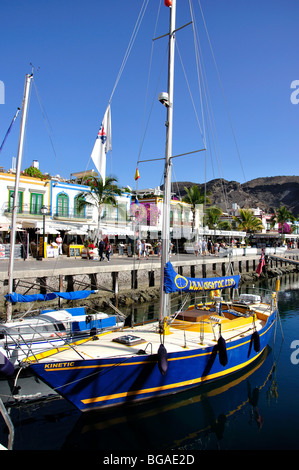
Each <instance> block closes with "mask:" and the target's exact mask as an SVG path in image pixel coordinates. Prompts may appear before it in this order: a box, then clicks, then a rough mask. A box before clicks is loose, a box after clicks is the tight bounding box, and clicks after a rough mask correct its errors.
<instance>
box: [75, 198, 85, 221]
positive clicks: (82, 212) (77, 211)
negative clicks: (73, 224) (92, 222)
mask: <svg viewBox="0 0 299 470" xmlns="http://www.w3.org/2000/svg"><path fill="white" fill-rule="evenodd" d="M79 199H82V198H80V196H77V197H76V198H75V214H74V215H75V217H78V218H79V217H81V218H84V217H85V207H84V206H83V207H81V209H80V208H79Z"/></svg>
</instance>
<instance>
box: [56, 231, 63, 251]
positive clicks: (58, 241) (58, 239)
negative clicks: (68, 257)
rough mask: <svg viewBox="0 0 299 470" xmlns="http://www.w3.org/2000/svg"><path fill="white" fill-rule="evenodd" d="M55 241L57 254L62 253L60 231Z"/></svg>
mask: <svg viewBox="0 0 299 470" xmlns="http://www.w3.org/2000/svg"><path fill="white" fill-rule="evenodd" d="M56 243H57V246H58V254H59V255H62V238H61V236H60V233H59V234H58V236H57V238H56Z"/></svg>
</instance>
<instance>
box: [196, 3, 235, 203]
mask: <svg viewBox="0 0 299 470" xmlns="http://www.w3.org/2000/svg"><path fill="white" fill-rule="evenodd" d="M189 1H190V0H189ZM190 10H191V11H192V12H191V15H192V18H193V17H194V11H193V9H192V6H191V3H190ZM193 24H194V28H193V31H194V42H195V48H196V51H197V54H198V56H197V59H198V62H199V64H202V66H201V67H200V71H201V76H202V85H203V93H204V96H205V101H206V110H207V113H208V121H209V123H210V130H211V137H212V141H213V147H214V151H215V157H216V162H217V166H218V171H219V175H220V177H221V175H222V178H224V176H223V174H224V172H223V168H222V165H221V159H220V158H219V151H218V150H217V149H218V148H219V145H218V139H217V132H216V125H215V118H214V114H213V107H212V103H211V97H210V96H211V94H210V92H209V87H208V81H207V77H206V73H205V68H204V61H203V55H202V52H201V48H200V41H199V35H198V30H197V29H195V28H197V26H196V25H197V23H196V21H193ZM196 37H197V41H196ZM197 45H198V46H199V47H198V48H197V47H196V46H197ZM200 58H201V60H200ZM212 123H213V125H212ZM213 129H214V130H213ZM210 148H211V147H210ZM211 163H212V168H213V160H212V155H211ZM213 173H214V170H213ZM205 184H206V183H205ZM221 188H222V192H223V196H224V200H225V204H226V209H227V202H228V201H227V194H226V191H225V187H224V184H223V181H222V180H221Z"/></svg>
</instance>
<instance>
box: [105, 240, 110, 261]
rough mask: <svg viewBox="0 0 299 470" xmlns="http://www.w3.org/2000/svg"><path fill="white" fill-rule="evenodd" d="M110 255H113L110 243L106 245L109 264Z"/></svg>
mask: <svg viewBox="0 0 299 470" xmlns="http://www.w3.org/2000/svg"><path fill="white" fill-rule="evenodd" d="M110 254H111V245H110V243H109V242H108V243H107V245H106V258H107V261H108V263H109V261H110Z"/></svg>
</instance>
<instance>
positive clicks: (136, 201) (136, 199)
mask: <svg viewBox="0 0 299 470" xmlns="http://www.w3.org/2000/svg"><path fill="white" fill-rule="evenodd" d="M135 204H137V205H139V201H138V198H137V196H135Z"/></svg>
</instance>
